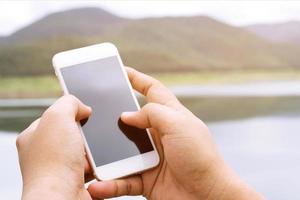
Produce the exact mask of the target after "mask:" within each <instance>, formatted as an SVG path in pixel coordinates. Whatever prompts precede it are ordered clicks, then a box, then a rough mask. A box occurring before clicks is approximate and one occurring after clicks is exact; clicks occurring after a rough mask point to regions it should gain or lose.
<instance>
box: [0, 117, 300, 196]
mask: <svg viewBox="0 0 300 200" xmlns="http://www.w3.org/2000/svg"><path fill="white" fill-rule="evenodd" d="M299 122H300V113H298V115H297V116H293V117H287V116H277V117H259V118H250V119H244V120H234V121H222V122H216V123H209V124H208V126H209V128H210V129H211V130H212V133H213V137H214V139H215V141H216V143H217V144H218V146H219V149H220V151H221V153H222V154H223V155H224V157H225V159H226V160H227V161H228V162H229V163H230V165H231V166H232V167H233V168H234V169H235V170H236V171H237V173H238V174H239V175H240V176H242V178H243V179H244V180H246V181H247V182H248V183H249V184H250V185H252V186H254V187H255V188H256V189H257V190H259V191H260V192H262V193H263V194H264V195H265V196H266V197H267V199H273V200H282V199H285V200H292V199H297V197H298V188H299V185H300V184H299V181H298V179H299V177H300V135H299V134H298V133H299V132H300V123H299ZM15 137H16V134H5V133H0V156H1V158H4V159H5V165H3V164H2V165H0V177H1V179H0V185H1V187H0V199H19V197H20V192H21V178H20V173H19V171H18V170H19V169H18V165H17V155H16V150H15V141H14V140H15ZM130 199H132V198H130Z"/></svg>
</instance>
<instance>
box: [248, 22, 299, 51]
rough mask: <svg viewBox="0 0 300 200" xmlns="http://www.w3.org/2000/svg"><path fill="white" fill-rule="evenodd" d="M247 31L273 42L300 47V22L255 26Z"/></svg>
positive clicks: (249, 27)
mask: <svg viewBox="0 0 300 200" xmlns="http://www.w3.org/2000/svg"><path fill="white" fill-rule="evenodd" d="M246 29H247V30H249V31H251V32H253V33H255V34H257V35H259V36H260V37H262V38H265V39H267V40H269V41H272V42H279V43H291V44H296V45H299V46H300V21H288V22H283V23H276V24H255V25H251V26H247V27H246Z"/></svg>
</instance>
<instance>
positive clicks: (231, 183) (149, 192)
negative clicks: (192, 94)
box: [17, 68, 264, 200]
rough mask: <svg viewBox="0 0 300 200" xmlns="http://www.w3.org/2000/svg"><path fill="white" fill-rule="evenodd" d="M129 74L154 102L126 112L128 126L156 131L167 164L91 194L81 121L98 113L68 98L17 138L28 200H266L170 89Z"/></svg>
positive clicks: (98, 185) (95, 188) (96, 188)
mask: <svg viewBox="0 0 300 200" xmlns="http://www.w3.org/2000/svg"><path fill="white" fill-rule="evenodd" d="M126 70H127V74H128V77H129V79H130V82H131V84H132V86H133V88H134V89H135V90H137V91H138V92H140V93H141V94H142V95H144V96H145V98H146V101H147V104H146V105H145V106H144V107H142V109H141V110H140V111H137V112H125V113H123V114H122V115H121V120H122V121H123V122H124V123H126V124H128V125H132V126H135V127H138V128H149V130H150V132H151V135H152V136H153V139H154V142H155V144H156V147H157V150H158V152H159V155H160V164H159V165H158V166H157V167H156V168H154V169H152V170H149V171H146V172H143V173H142V174H139V175H135V176H131V177H127V178H123V179H118V180H111V181H103V182H94V183H92V184H90V185H89V187H88V190H86V189H85V188H84V172H85V171H87V169H88V168H87V164H86V160H85V155H84V146H83V142H82V138H81V135H80V132H79V129H78V127H77V124H76V121H79V120H81V119H84V118H86V117H88V116H89V115H90V113H91V109H90V108H88V107H87V106H85V105H83V104H82V103H81V102H80V101H79V100H77V99H76V98H75V97H72V96H67V97H62V98H61V99H60V100H58V101H57V102H56V103H55V104H54V105H53V106H52V107H50V108H49V109H48V110H47V111H46V112H45V114H44V115H43V116H42V118H41V120H40V121H37V122H35V123H34V124H33V125H31V126H30V127H29V128H28V129H27V130H25V131H24V132H23V133H22V134H21V135H20V136H19V138H18V140H17V146H18V151H19V157H20V165H21V171H22V176H23V199H26V200H27V199H35V198H36V199H38V197H40V195H42V196H43V199H48V198H49V199H91V197H92V198H93V199H104V198H111V197H117V196H123V195H143V196H145V197H146V198H147V199H153V200H156V199H173V200H176V199H203V200H210V199H223V200H227V199H228V200H235V199H239V200H240V199H245V200H247V199H249V200H250V199H251V200H260V199H264V198H263V197H262V196H261V195H260V194H259V193H257V192H256V191H254V190H253V189H252V188H251V187H249V186H248V185H247V184H246V183H244V182H243V181H242V180H241V179H240V178H239V177H238V176H237V175H236V174H235V173H234V172H233V170H232V169H231V168H230V167H229V166H228V165H227V164H226V163H225V161H224V160H223V159H222V156H221V155H220V154H219V152H218V150H217V147H216V145H215V143H214V141H213V138H212V136H211V134H210V131H209V129H208V128H207V127H206V125H205V124H204V123H203V122H202V121H201V120H200V119H198V118H197V117H196V116H195V115H194V114H193V113H192V112H190V111H189V110H188V109H186V108H185V107H184V106H183V105H182V104H181V103H180V102H179V101H178V100H177V98H176V97H175V96H174V95H173V94H172V93H171V92H170V91H169V90H168V89H167V88H166V87H165V86H164V85H163V84H161V83H160V82H159V81H157V80H155V79H153V78H152V77H150V76H147V75H145V74H143V73H140V72H138V71H136V70H134V69H132V68H126ZM68 107H69V108H68ZM28 158H30V159H28ZM85 166H86V167H85ZM85 168H86V170H85ZM41 183H42V184H41ZM54 197H57V198H54Z"/></svg>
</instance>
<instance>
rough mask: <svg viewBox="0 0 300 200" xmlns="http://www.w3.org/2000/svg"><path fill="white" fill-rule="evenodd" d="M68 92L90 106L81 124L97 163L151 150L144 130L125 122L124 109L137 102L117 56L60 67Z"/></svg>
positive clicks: (134, 107)
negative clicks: (89, 111) (88, 114)
mask: <svg viewBox="0 0 300 200" xmlns="http://www.w3.org/2000/svg"><path fill="white" fill-rule="evenodd" d="M61 74H62V76H63V79H64V81H65V84H66V87H67V89H68V91H69V93H70V94H72V95H74V96H76V97H77V98H78V99H80V100H81V101H82V102H83V103H85V104H86V105H88V106H90V107H92V110H93V112H92V115H91V116H90V117H89V119H88V121H87V122H86V123H85V124H84V126H83V127H82V129H83V133H84V135H85V138H86V140H87V143H88V145H89V148H90V151H91V153H92V155H93V158H94V161H95V164H96V166H101V165H105V164H109V163H112V162H115V161H119V160H122V159H125V158H129V157H132V156H135V155H139V154H142V153H146V152H149V151H153V146H152V144H151V141H150V139H149V136H148V135H147V132H146V130H144V129H138V128H135V127H131V126H128V125H125V124H124V123H122V121H121V120H120V115H121V113H122V112H124V111H136V110H138V109H137V106H136V104H135V102H134V99H133V97H132V94H131V91H130V88H129V86H128V84H127V81H126V78H125V76H124V74H123V71H122V69H121V65H120V62H119V60H118V57H117V56H112V57H107V58H104V59H99V60H95V61H90V62H86V63H81V64H77V65H74V66H69V67H65V68H62V69H61Z"/></svg>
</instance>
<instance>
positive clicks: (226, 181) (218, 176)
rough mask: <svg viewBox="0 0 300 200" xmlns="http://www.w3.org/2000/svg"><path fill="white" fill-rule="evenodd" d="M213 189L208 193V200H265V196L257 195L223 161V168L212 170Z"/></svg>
mask: <svg viewBox="0 0 300 200" xmlns="http://www.w3.org/2000/svg"><path fill="white" fill-rule="evenodd" d="M212 171H213V172H212V175H211V177H212V179H211V180H212V181H211V183H212V184H211V189H210V190H209V193H207V194H208V195H207V198H206V199H207V200H214V199H223V200H240V199H243V200H248V199H249V200H263V199H264V198H263V196H262V195H260V194H259V193H257V192H256V191H255V190H254V189H252V188H251V187H250V186H249V185H247V184H246V183H245V182H244V181H242V180H241V178H240V177H239V176H238V175H237V174H235V173H234V171H233V170H232V169H231V168H230V167H229V166H228V165H227V164H226V163H225V162H224V161H223V164H222V167H220V166H219V167H215V168H214V169H213V170H212Z"/></svg>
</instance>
